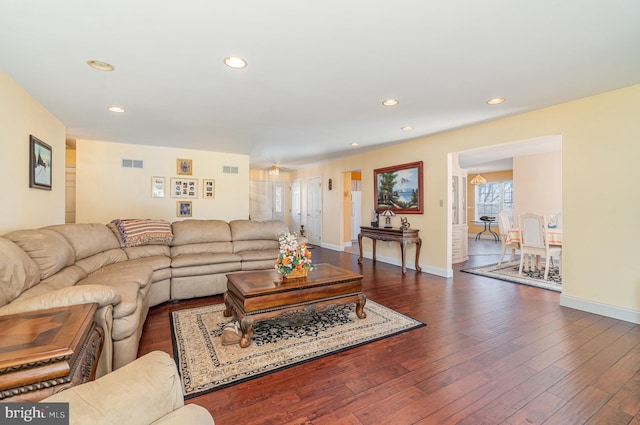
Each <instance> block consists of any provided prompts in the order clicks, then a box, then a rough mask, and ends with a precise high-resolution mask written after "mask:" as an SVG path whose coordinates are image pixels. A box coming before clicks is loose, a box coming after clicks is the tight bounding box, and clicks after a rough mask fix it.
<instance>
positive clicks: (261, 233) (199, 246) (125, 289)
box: [0, 220, 288, 376]
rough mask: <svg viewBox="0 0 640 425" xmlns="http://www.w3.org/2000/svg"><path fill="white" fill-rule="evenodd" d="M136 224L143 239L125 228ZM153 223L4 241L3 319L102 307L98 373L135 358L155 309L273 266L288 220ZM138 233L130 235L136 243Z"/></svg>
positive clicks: (0, 274) (12, 236)
mask: <svg viewBox="0 0 640 425" xmlns="http://www.w3.org/2000/svg"><path fill="white" fill-rule="evenodd" d="M133 222H136V223H137V224H138V226H139V227H138V230H140V229H142V230H140V231H139V232H138V233H136V234H135V236H134V234H133V232H132V233H130V234H129V235H127V234H126V228H125V231H124V232H123V228H124V227H125V226H124V224H126V223H133ZM147 222H151V221H146V220H128V221H120V220H118V221H116V222H114V223H109V224H106V225H105V224H64V225H55V226H48V227H44V228H40V229H27V230H17V231H14V232H10V233H8V234H6V235H4V236H3V237H0V315H6V314H12V313H20V312H26V311H34V310H39V309H46V308H52V307H60V306H65V305H73V304H82V303H97V304H98V310H97V312H96V316H95V317H96V322H97V323H98V324H99V325H100V326H102V328H103V329H104V331H105V343H104V346H103V350H102V355H101V357H100V360H99V362H98V371H97V376H102V375H105V374H107V373H109V372H111V371H112V370H114V369H118V368H120V367H122V366H124V365H126V364H128V363H130V362H131V361H133V360H134V359H135V358H136V356H137V352H138V343H139V340H140V335H141V332H142V328H143V325H144V321H145V319H146V317H147V313H148V311H149V307H152V306H155V305H158V304H161V303H163V302H165V301H170V300H180V299H188V298H194V297H201V296H207V295H215V294H222V293H224V291H225V290H226V274H227V273H230V272H240V271H243V270H256V269H271V268H273V267H274V263H275V259H276V258H277V256H278V236H277V235H278V233H280V232H288V229H287V226H286V225H285V224H284V223H282V222H280V221H265V222H255V221H250V220H234V221H231V222H228V223H227V222H225V221H221V220H184V221H177V222H174V223H168V222H164V223H163V222H161V221H159V220H155V221H153V222H154V226H150V227H149V229H152V230H150V231H148V232H146V233H145V231H144V226H145V223H147ZM127 236H129V237H127Z"/></svg>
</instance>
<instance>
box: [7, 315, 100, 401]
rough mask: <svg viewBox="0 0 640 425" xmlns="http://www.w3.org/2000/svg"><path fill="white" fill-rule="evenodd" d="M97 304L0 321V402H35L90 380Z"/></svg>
mask: <svg viewBox="0 0 640 425" xmlns="http://www.w3.org/2000/svg"><path fill="white" fill-rule="evenodd" d="M96 307H97V304H80V305H74V306H69V307H58V308H52V309H47V310H39V311H31V312H27V313H19V314H11V315H7V316H0V401H2V402H7V401H10V402H22V401H30V402H32V401H39V400H42V399H43V398H46V397H48V396H50V395H52V394H55V393H57V392H59V391H62V390H64V389H66V388H69V387H72V386H75V385H79V384H82V383H84V382H87V381H91V380H93V379H95V373H96V367H97V365H98V358H99V357H100V353H101V351H102V344H103V342H104V333H103V331H102V328H100V327H99V326H96V325H95V323H94V319H93V316H94V313H95V311H96Z"/></svg>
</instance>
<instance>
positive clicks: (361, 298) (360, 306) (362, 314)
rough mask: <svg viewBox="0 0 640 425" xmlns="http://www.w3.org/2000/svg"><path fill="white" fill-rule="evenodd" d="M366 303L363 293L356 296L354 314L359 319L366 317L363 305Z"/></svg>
mask: <svg viewBox="0 0 640 425" xmlns="http://www.w3.org/2000/svg"><path fill="white" fill-rule="evenodd" d="M366 303H367V297H365V296H364V294H360V295H359V296H358V303H357V304H356V315H357V316H358V318H359V319H364V318H365V317H367V313H365V312H364V305H365V304H366Z"/></svg>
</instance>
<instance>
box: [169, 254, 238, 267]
mask: <svg viewBox="0 0 640 425" xmlns="http://www.w3.org/2000/svg"><path fill="white" fill-rule="evenodd" d="M240 260H241V257H240V256H239V255H237V254H230V253H222V254H210V253H199V254H185V255H178V256H175V257H173V258H171V267H172V268H179V267H189V266H201V265H205V264H222V263H232V262H236V263H237V262H239V261H240Z"/></svg>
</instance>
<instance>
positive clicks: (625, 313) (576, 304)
mask: <svg viewBox="0 0 640 425" xmlns="http://www.w3.org/2000/svg"><path fill="white" fill-rule="evenodd" d="M560 305H561V306H564V307H570V308H575V309H576V310H582V311H586V312H589V313H594V314H599V315H601V316H607V317H612V318H614V319H619V320H624V321H625V322H631V323H636V324H640V311H637V310H631V309H629V308H624V307H618V306H615V305H609V304H603V303H599V302H597V301H590V300H584V299H582V298H576V297H570V296H568V295H560Z"/></svg>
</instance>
